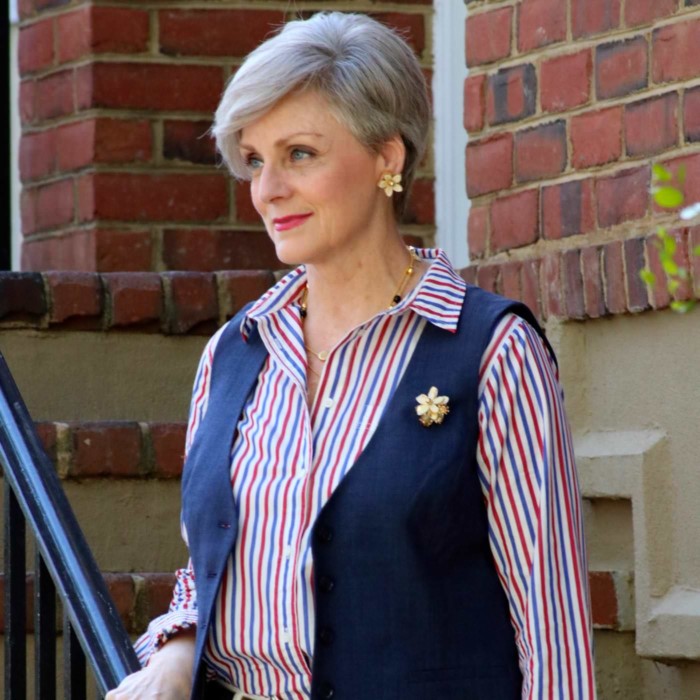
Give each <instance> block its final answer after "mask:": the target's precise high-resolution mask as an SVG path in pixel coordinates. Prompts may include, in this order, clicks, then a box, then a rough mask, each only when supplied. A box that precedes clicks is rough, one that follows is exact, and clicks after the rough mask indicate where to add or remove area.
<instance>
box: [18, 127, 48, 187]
mask: <svg viewBox="0 0 700 700" xmlns="http://www.w3.org/2000/svg"><path fill="white" fill-rule="evenodd" d="M56 164H57V157H56V132H55V130H54V129H47V130H46V131H36V132H32V133H24V134H22V138H21V140H20V145H19V174H20V177H21V179H22V182H29V181H31V180H38V179H40V178H42V177H46V176H47V175H50V174H51V173H53V172H54V171H55V170H56Z"/></svg>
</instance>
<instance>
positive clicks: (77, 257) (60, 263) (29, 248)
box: [22, 230, 95, 272]
mask: <svg viewBox="0 0 700 700" xmlns="http://www.w3.org/2000/svg"><path fill="white" fill-rule="evenodd" d="M22 269H23V270H71V271H82V272H92V271H94V270H95V244H94V238H93V233H92V231H87V230H75V231H65V232H62V233H61V234H60V235H53V236H51V237H49V238H39V239H26V238H25V240H24V243H23V244H22Z"/></svg>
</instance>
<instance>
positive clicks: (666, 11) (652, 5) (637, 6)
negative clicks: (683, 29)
mask: <svg viewBox="0 0 700 700" xmlns="http://www.w3.org/2000/svg"><path fill="white" fill-rule="evenodd" d="M677 8H678V0H634V2H628V3H625V24H626V25H627V26H628V27H636V26H638V25H640V24H650V23H651V22H653V21H654V20H655V19H659V18H661V17H667V16H668V15H672V14H673V13H674V12H675V11H676V9H677Z"/></svg>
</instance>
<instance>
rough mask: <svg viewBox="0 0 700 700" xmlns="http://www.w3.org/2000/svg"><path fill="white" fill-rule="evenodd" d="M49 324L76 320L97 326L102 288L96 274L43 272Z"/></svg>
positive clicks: (100, 308)
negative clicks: (47, 298) (46, 287)
mask: <svg viewBox="0 0 700 700" xmlns="http://www.w3.org/2000/svg"><path fill="white" fill-rule="evenodd" d="M44 277H45V279H46V282H47V284H48V289H49V300H50V309H51V310H50V315H49V321H50V322H51V323H64V322H66V321H68V320H69V319H75V318H76V317H79V318H80V317H84V318H86V319H87V320H88V321H89V322H90V324H91V325H93V326H98V325H99V317H100V316H101V314H102V285H101V283H100V279H99V277H98V275H95V274H92V273H89V272H46V273H45V274H44Z"/></svg>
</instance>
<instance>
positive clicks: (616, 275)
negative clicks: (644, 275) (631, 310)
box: [602, 241, 627, 314]
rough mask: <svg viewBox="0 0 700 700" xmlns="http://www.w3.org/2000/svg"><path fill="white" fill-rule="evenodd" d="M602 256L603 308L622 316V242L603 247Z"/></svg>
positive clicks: (623, 299)
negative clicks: (603, 278) (603, 280)
mask: <svg viewBox="0 0 700 700" xmlns="http://www.w3.org/2000/svg"><path fill="white" fill-rule="evenodd" d="M602 255H603V274H604V275H605V307H606V308H607V310H608V311H609V312H610V313H613V314H622V313H624V312H625V311H626V310H627V301H626V299H625V269H624V266H623V262H622V241H613V242H612V243H607V244H606V245H604V246H603V251H602Z"/></svg>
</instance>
